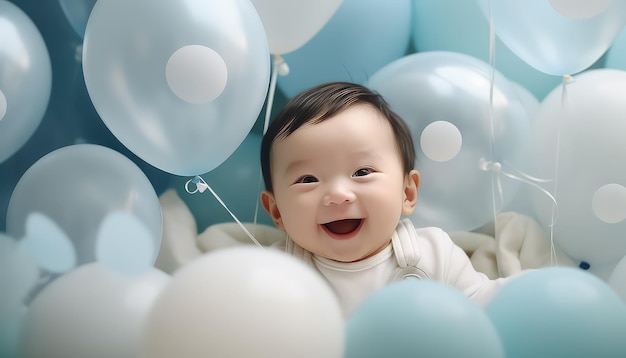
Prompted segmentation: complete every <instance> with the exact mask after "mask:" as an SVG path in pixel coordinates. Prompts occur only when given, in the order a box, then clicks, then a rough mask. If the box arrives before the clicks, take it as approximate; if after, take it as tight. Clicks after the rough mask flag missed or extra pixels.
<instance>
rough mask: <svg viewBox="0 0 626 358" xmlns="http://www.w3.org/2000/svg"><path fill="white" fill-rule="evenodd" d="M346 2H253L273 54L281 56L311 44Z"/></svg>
mask: <svg viewBox="0 0 626 358" xmlns="http://www.w3.org/2000/svg"><path fill="white" fill-rule="evenodd" d="M341 2H342V0H322V1H315V2H312V1H307V0H297V1H294V0H252V3H253V4H254V7H255V8H256V11H257V12H258V13H259V16H260V17H261V20H262V21H263V26H264V28H265V32H266V34H267V40H268V42H269V49H270V52H271V53H273V54H277V55H281V54H285V53H288V52H291V51H293V50H296V49H298V48H300V47H302V45H304V44H305V43H306V42H307V41H309V40H310V39H311V38H312V37H313V36H315V34H316V33H318V32H319V31H320V29H321V28H323V27H324V25H326V23H327V22H328V20H329V19H330V18H331V16H333V14H334V13H335V11H337V8H338V7H339V5H340V4H341Z"/></svg>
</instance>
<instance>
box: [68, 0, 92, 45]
mask: <svg viewBox="0 0 626 358" xmlns="http://www.w3.org/2000/svg"><path fill="white" fill-rule="evenodd" d="M95 3H96V0H59V4H60V5H61V9H62V10H63V13H64V14H65V17H66V18H67V21H69V23H70V25H72V28H73V29H74V31H76V34H77V35H78V36H80V37H81V38H82V37H84V36H85V27H86V26H87V20H88V19H89V14H90V13H91V9H93V6H94V5H95Z"/></svg>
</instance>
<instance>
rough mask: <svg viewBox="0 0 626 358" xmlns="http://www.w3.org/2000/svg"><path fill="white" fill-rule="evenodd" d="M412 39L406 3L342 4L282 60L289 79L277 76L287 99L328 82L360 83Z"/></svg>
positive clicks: (352, 0) (355, 0) (347, 0)
mask: <svg viewBox="0 0 626 358" xmlns="http://www.w3.org/2000/svg"><path fill="white" fill-rule="evenodd" d="M410 36H411V1H408V0H394V1H378V0H343V2H342V3H341V5H340V6H339V8H338V9H337V11H336V12H335V14H334V15H333V17H331V19H330V20H329V21H328V23H327V24H326V25H325V26H324V27H323V28H322V29H321V30H320V31H319V32H318V33H317V34H316V35H315V36H314V37H313V38H312V39H311V40H309V41H308V42H307V43H306V44H304V45H303V46H302V47H301V48H299V49H297V50H296V51H293V52H290V53H288V54H285V55H284V56H283V58H284V59H285V62H287V64H288V65H289V75H287V76H283V77H279V78H278V87H279V88H280V90H281V91H282V92H283V93H284V94H285V95H286V96H287V97H292V96H294V95H296V94H297V93H298V92H300V91H302V90H304V89H306V88H309V87H312V86H314V85H317V84H320V83H323V82H327V81H350V82H356V83H365V82H366V81H367V79H368V78H369V77H370V76H371V75H373V74H374V72H376V71H377V70H378V69H380V68H381V67H383V66H384V65H386V64H387V63H389V62H391V61H393V60H395V59H397V58H399V57H401V56H403V55H404V54H405V53H406V51H407V47H408V46H409V42H410Z"/></svg>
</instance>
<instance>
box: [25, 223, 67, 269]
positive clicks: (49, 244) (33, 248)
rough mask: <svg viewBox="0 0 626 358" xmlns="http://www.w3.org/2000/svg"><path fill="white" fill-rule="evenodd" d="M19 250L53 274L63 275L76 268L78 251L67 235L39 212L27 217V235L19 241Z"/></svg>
mask: <svg viewBox="0 0 626 358" xmlns="http://www.w3.org/2000/svg"><path fill="white" fill-rule="evenodd" d="M19 248H20V250H21V251H22V252H24V253H26V254H28V255H30V256H31V257H33V258H34V259H35V260H36V261H37V263H38V264H39V267H41V268H42V269H44V270H47V271H50V272H53V273H63V272H66V271H69V270H71V269H73V268H74V267H75V266H76V261H77V260H76V250H74V245H72V242H71V241H70V239H69V238H68V237H67V234H66V233H65V232H63V230H62V229H61V228H60V227H59V226H58V225H57V224H56V223H55V222H54V221H52V220H51V219H50V218H48V217H47V216H46V215H43V214H41V213H38V212H31V213H30V214H28V216H27V217H26V234H25V236H24V237H23V238H22V239H21V240H20V241H19Z"/></svg>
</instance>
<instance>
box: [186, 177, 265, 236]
mask: <svg viewBox="0 0 626 358" xmlns="http://www.w3.org/2000/svg"><path fill="white" fill-rule="evenodd" d="M190 184H193V190H192V189H191V185H190ZM207 189H208V190H209V192H210V193H211V194H213V197H214V198H215V199H216V200H217V201H218V202H219V203H220V204H221V205H222V206H223V207H224V209H226V211H228V213H229V214H230V216H231V217H232V218H233V219H234V220H235V222H236V223H237V225H239V227H241V229H242V230H243V231H244V232H245V233H246V235H248V237H249V238H250V240H252V242H254V243H255V244H256V245H257V246H259V247H263V245H261V244H260V243H259V242H258V241H257V240H256V239H255V238H254V235H252V233H251V232H250V231H248V229H246V227H245V226H244V225H243V224H242V223H241V221H239V219H237V217H236V216H235V214H233V212H232V211H231V210H230V209H229V208H228V206H226V203H224V201H223V200H222V198H220V196H219V195H217V193H216V192H215V191H214V190H213V188H211V186H210V185H209V184H207V182H206V181H204V179H202V177H201V176H199V175H197V176H195V177H194V178H192V179H189V180H187V182H186V183H185V191H187V192H188V193H189V194H195V193H204V192H205V191H206V190H207Z"/></svg>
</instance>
